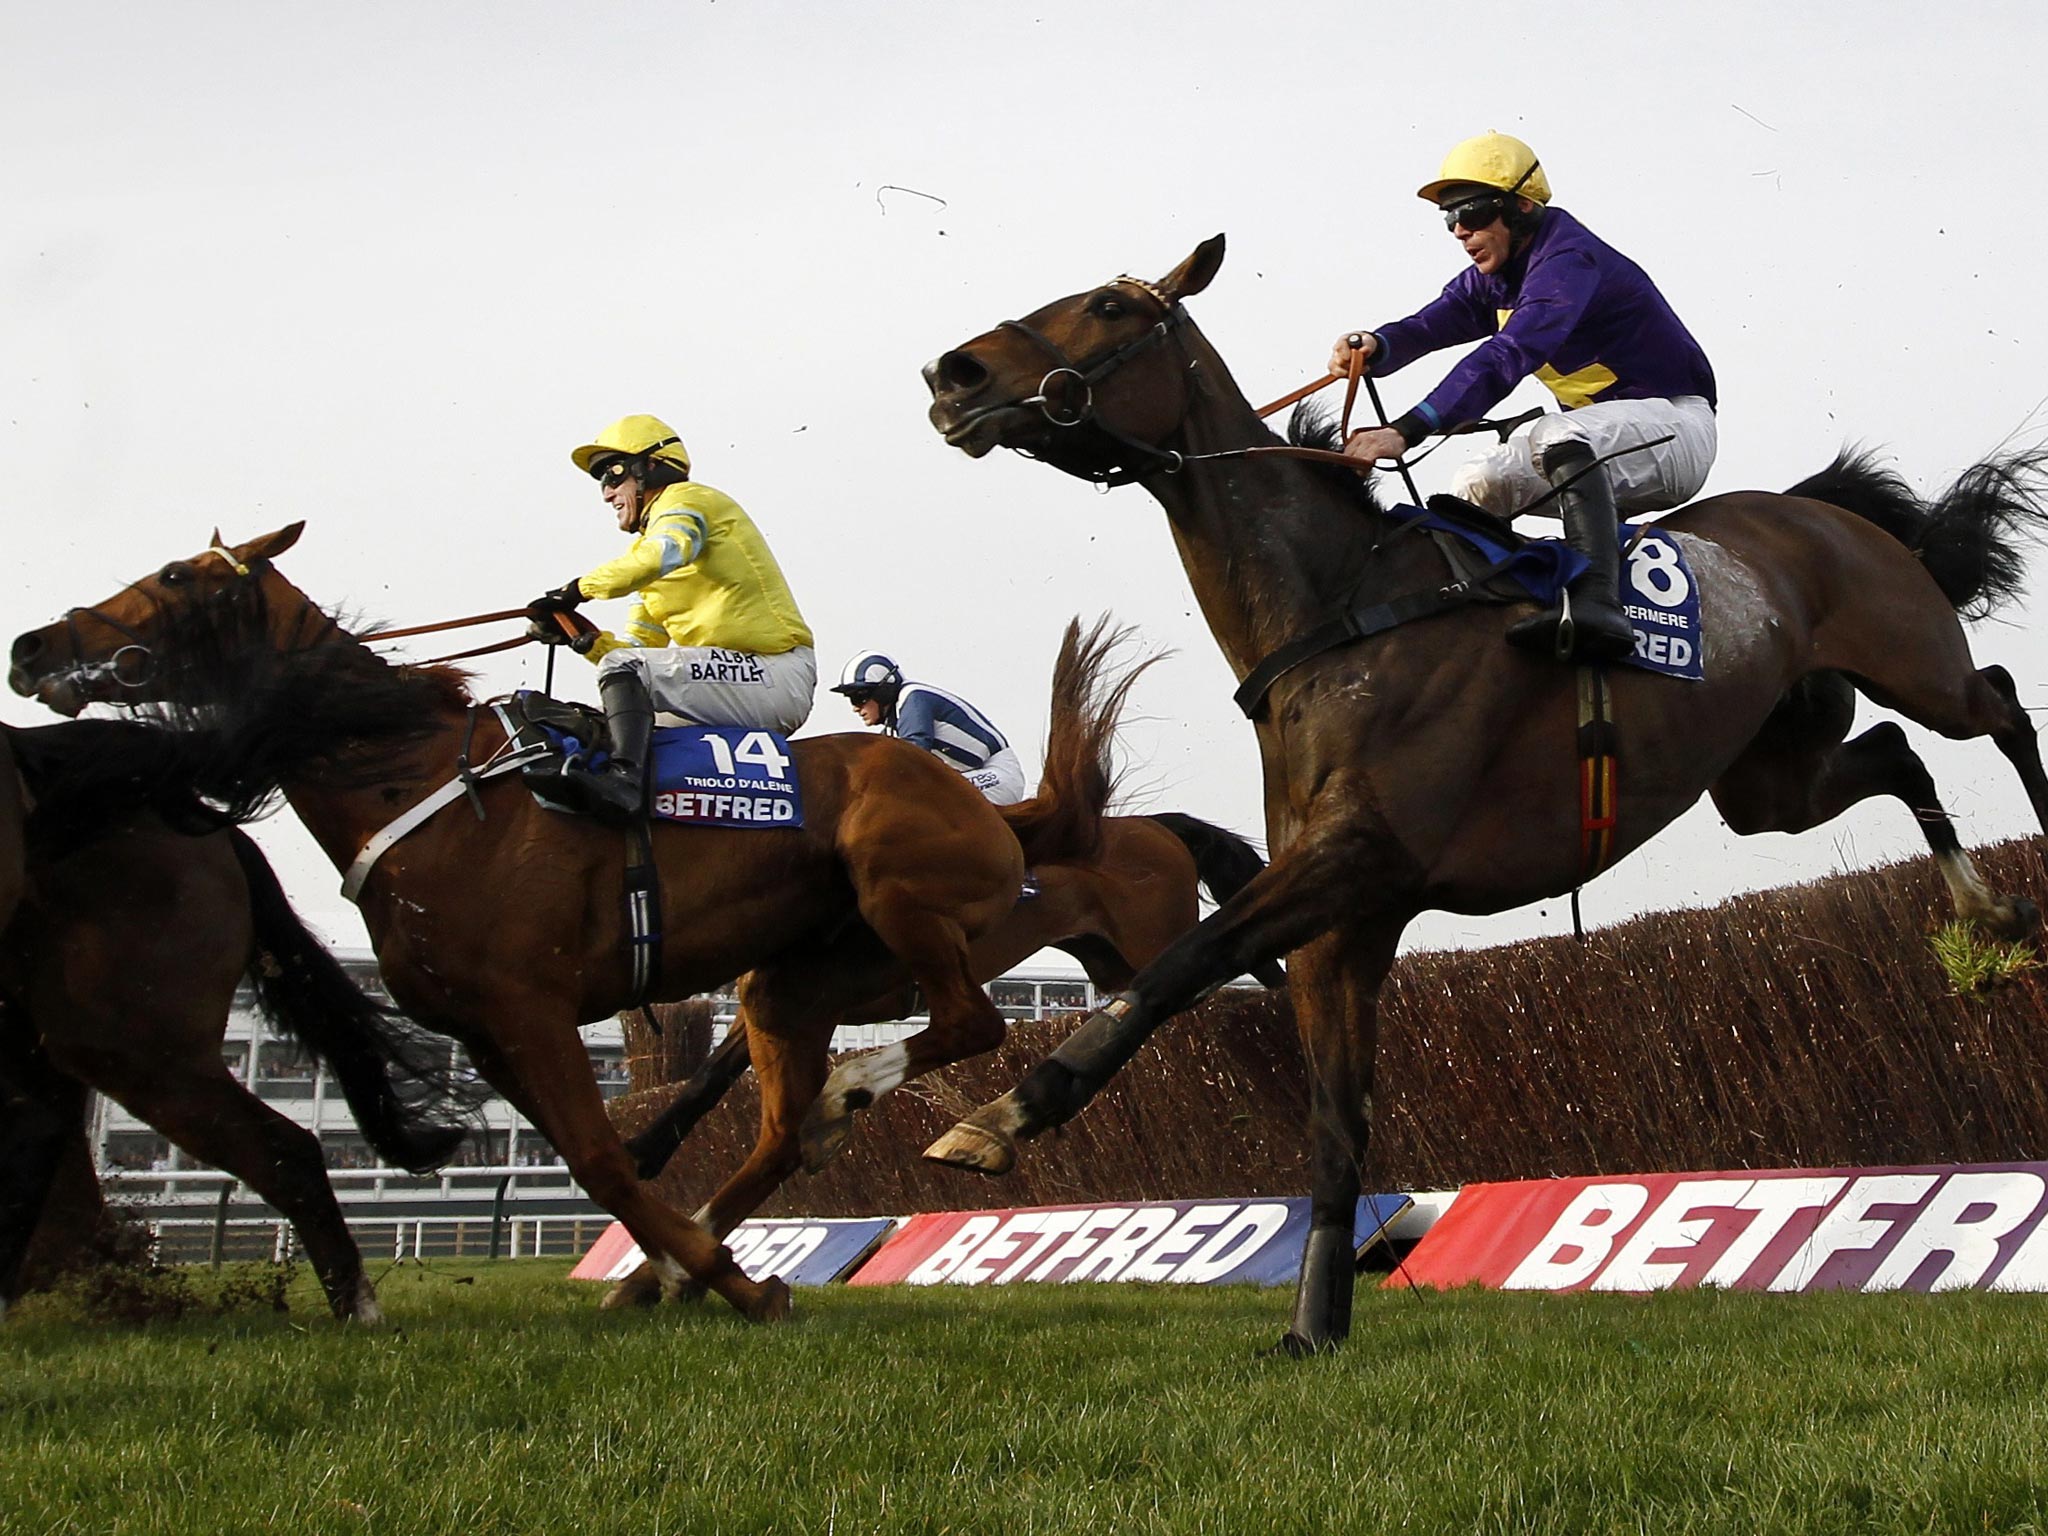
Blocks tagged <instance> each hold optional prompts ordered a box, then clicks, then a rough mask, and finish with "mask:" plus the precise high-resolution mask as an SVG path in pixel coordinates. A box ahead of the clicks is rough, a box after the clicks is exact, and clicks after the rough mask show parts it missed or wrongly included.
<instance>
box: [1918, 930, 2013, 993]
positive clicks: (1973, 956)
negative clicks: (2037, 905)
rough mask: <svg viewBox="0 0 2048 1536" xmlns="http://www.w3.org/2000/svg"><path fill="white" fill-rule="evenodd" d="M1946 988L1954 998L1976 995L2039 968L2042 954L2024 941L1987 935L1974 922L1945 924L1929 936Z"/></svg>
mask: <svg viewBox="0 0 2048 1536" xmlns="http://www.w3.org/2000/svg"><path fill="white" fill-rule="evenodd" d="M1927 947H1928V948H1930V949H1932V950H1933V951H1934V958H1935V959H1936V960H1937V961H1938V962H1940V965H1941V969H1942V973H1943V974H1944V975H1946V976H1947V977H1948V984H1949V990H1950V991H1952V992H1953V993H1955V995H1956V996H1957V997H1975V996H1977V995H1978V994H1980V993H1983V992H1989V991H1990V990H1991V989H1992V988H1993V987H2002V986H2004V985H2005V984H2006V983H2007V982H2009V981H2012V980H2013V979H2014V978H2015V977H2017V976H2019V975H2021V974H2023V973H2024V972H2027V971H2033V970H2039V969H2040V966H2041V957H2040V955H2039V953H2038V952H2037V951H2036V950H2035V948H2034V946H2033V945H2032V944H2031V943H2029V942H2027V941H2026V940H2024V939H2022V940H2011V941H2008V940H2004V939H1993V938H1989V937H1987V936H1986V935H1985V934H1984V932H1983V931H1982V930H1981V929H1979V928H1978V927H1977V926H1976V925H1975V924H1974V923H1965V922H1962V921H1957V922H1953V923H1945V924H1943V925H1942V926H1941V927H1940V928H1937V929H1936V930H1935V931H1934V932H1933V933H1931V934H1929V935H1928V938H1927Z"/></svg>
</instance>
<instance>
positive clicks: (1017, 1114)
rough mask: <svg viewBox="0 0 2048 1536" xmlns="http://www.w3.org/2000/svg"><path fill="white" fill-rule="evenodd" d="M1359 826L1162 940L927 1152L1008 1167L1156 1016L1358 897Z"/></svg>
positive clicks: (1289, 946) (1116, 1067) (1122, 1057)
mask: <svg viewBox="0 0 2048 1536" xmlns="http://www.w3.org/2000/svg"><path fill="white" fill-rule="evenodd" d="M1367 847H1368V845H1367V843H1366V842H1365V840H1364V839H1363V838H1362V836H1361V835H1360V829H1359V828H1358V827H1356V826H1355V825H1352V824H1350V823H1348V822H1345V823H1340V824H1338V825H1335V826H1333V827H1330V828H1328V829H1327V830H1317V829H1311V830H1310V832H1308V833H1307V834H1304V836H1303V837H1302V838H1301V839H1299V840H1298V841H1297V842H1296V843H1295V844H1294V845H1293V846H1292V847H1291V848H1289V849H1288V850H1287V852H1286V853H1285V854H1283V855H1282V856H1281V857H1279V858H1278V859H1275V860H1274V861H1273V862H1272V863H1271V864H1269V865H1267V866H1266V868H1265V870H1264V871H1263V872H1261V873H1260V874H1259V875H1257V876H1256V877H1255V878H1253V879H1252V880H1251V881H1249V882H1248V883H1247V884H1246V885H1245V886H1244V888H1243V889H1242V890H1240V891H1239V892H1238V893H1237V894H1236V895H1235V896H1233V897H1231V898H1230V900H1229V901H1227V902H1225V903H1224V904H1223V905H1222V906H1220V907H1218V908H1217V909H1216V910H1215V911H1214V912H1212V913H1210V914H1209V916H1208V917H1207V918H1206V919H1204V920H1203V921H1202V922H1201V923H1198V924H1197V925H1196V926H1195V927H1194V928H1192V929H1190V930H1189V931H1188V932H1187V933H1186V934H1184V935H1182V936H1181V937H1180V938H1179V939H1177V940H1175V941H1174V943H1173V944H1172V945H1171V946H1169V947H1168V949H1167V951H1166V953H1165V954H1163V955H1161V956H1160V957H1159V958H1158V959H1157V960H1155V961H1153V962H1152V963H1151V964H1150V965H1148V966H1146V967H1145V968H1144V969H1143V970H1142V971H1140V972H1139V973H1138V975H1137V979H1136V980H1135V981H1134V982H1132V984H1131V990H1130V991H1128V992H1124V993H1120V994H1119V995H1118V996H1116V997H1114V998H1112V999H1110V1001H1108V1002H1106V1003H1104V1004H1103V1005H1102V1006H1101V1007H1099V1008H1097V1009H1096V1010H1095V1011H1094V1012H1093V1013H1091V1014H1090V1015H1089V1016H1088V1017H1087V1018H1086V1019H1085V1020H1083V1021H1082V1023H1081V1026H1080V1027H1079V1028H1078V1029H1076V1030H1075V1031H1074V1032H1073V1033H1072V1034H1071V1035H1069V1036H1068V1037H1067V1038H1066V1040H1065V1042H1063V1043H1062V1044H1061V1045H1060V1047H1059V1049H1058V1050H1056V1051H1054V1052H1053V1053H1052V1055H1051V1056H1049V1057H1047V1058H1046V1059H1045V1060H1044V1061H1042V1062H1040V1063H1039V1064H1038V1066H1036V1067H1034V1068H1033V1069H1032V1070H1031V1072H1030V1073H1029V1074H1028V1075H1027V1076H1026V1077H1025V1079H1024V1081H1023V1082H1021V1083H1019V1084H1018V1085H1017V1086H1016V1087H1015V1088H1013V1089H1011V1090H1010V1092H1008V1093H1006V1094H1004V1095H1003V1096H1002V1097H1001V1098H999V1099H996V1100H993V1101H992V1102H990V1103H988V1104H984V1105H983V1106H982V1107H981V1108H980V1109H978V1110H976V1111H975V1112H974V1113H973V1114H971V1115H969V1116H968V1117H967V1118H966V1119H964V1120H962V1121H960V1122H959V1123H958V1124H957V1125H955V1126H954V1127H953V1128H952V1129H951V1130H950V1131H948V1132H946V1134H945V1135H943V1136H941V1137H940V1138H939V1139H938V1140H937V1141H935V1142H933V1143H932V1144H931V1145H930V1146H929V1147H927V1148H925V1153H924V1155H925V1156H926V1157H928V1158H930V1159H931V1160H932V1161H933V1162H938V1163H945V1164H948V1165H949V1166H951V1167H955V1168H965V1169H968V1170H970V1171H971V1172H975V1173H987V1174H1005V1173H1008V1172H1009V1171H1010V1170H1011V1169H1012V1168H1014V1167H1015V1166H1016V1163H1017V1147H1016V1144H1017V1142H1019V1141H1022V1140H1028V1139H1029V1138H1031V1137H1033V1136H1036V1135H1038V1134H1039V1133H1040V1132H1042V1131H1047V1130H1050V1129H1051V1128H1052V1127H1054V1126H1056V1125H1064V1124H1065V1123H1066V1122H1067V1121H1069V1120H1071V1119H1073V1117H1074V1116H1075V1115H1077V1114H1079V1113H1080V1112H1081V1110H1082V1109H1083V1108H1084V1107H1085V1106H1086V1105H1087V1104H1088V1101H1089V1100H1091V1099H1092V1098H1094V1097H1095V1095H1096V1094H1097V1093H1099V1092H1101V1091H1102V1089H1103V1087H1104V1086H1105V1085H1106V1084H1107V1083H1108V1082H1109V1080H1110V1079H1111V1078H1112V1077H1114V1076H1115V1075H1116V1074H1117V1072H1118V1071H1120V1070H1121V1069H1122V1067H1123V1065H1124V1063H1125V1062H1127V1061H1129V1060H1130V1059H1131V1057H1133V1056H1134V1055H1136V1054H1137V1052H1138V1048H1139V1047H1140V1046H1142V1045H1143V1044H1144V1043H1145V1041H1146V1039H1147V1038H1149V1037H1150V1035H1151V1033H1152V1031H1153V1030H1155V1029H1157V1028H1158V1027H1159V1026H1160V1025H1161V1024H1163V1023H1165V1022H1166V1021H1167V1020H1168V1019H1170V1018H1172V1017H1173V1016H1174V1015H1175V1014H1177V1013H1179V1012H1180V1011H1181V1010H1182V1009H1184V1008H1187V1007H1189V1006H1191V1005H1192V1004H1194V1003H1195V1002H1197V1001H1199V1000H1200V999H1201V998H1202V997H1204V996H1206V995H1207V994H1208V993H1210V992H1212V991H1214V990H1215V989H1216V988H1218V987H1220V986H1222V985H1224V984H1225V983H1226V982H1228V981H1230V980H1231V979H1232V978H1233V977H1237V976H1241V975H1243V974H1245V973H1246V972H1247V971H1249V970H1250V969H1252V967H1253V966H1254V965H1256V964H1257V963H1259V962H1261V961H1266V960H1272V959H1276V958H1277V957H1279V956H1281V955H1284V954H1287V953H1288V952H1290V951H1292V950H1296V949H1299V948H1300V947H1301V946H1302V945H1304V944H1306V943H1308V942H1309V941H1310V940H1311V939H1314V938H1315V937H1317V936H1318V935H1319V934H1322V933H1325V932H1327V931H1328V930H1329V929H1331V928H1333V927H1335V926H1336V925H1337V923H1338V922H1339V921H1341V920H1342V919H1343V917H1344V916H1345V912H1346V908H1347V907H1351V906H1355V905H1356V903H1357V900H1358V892H1357V890H1356V889H1355V887H1356V884H1357V880H1358V872H1359V871H1360V870H1362V869H1367V868H1370V867H1371V864H1370V862H1369V860H1368V859H1367V857H1366V851H1367Z"/></svg>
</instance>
